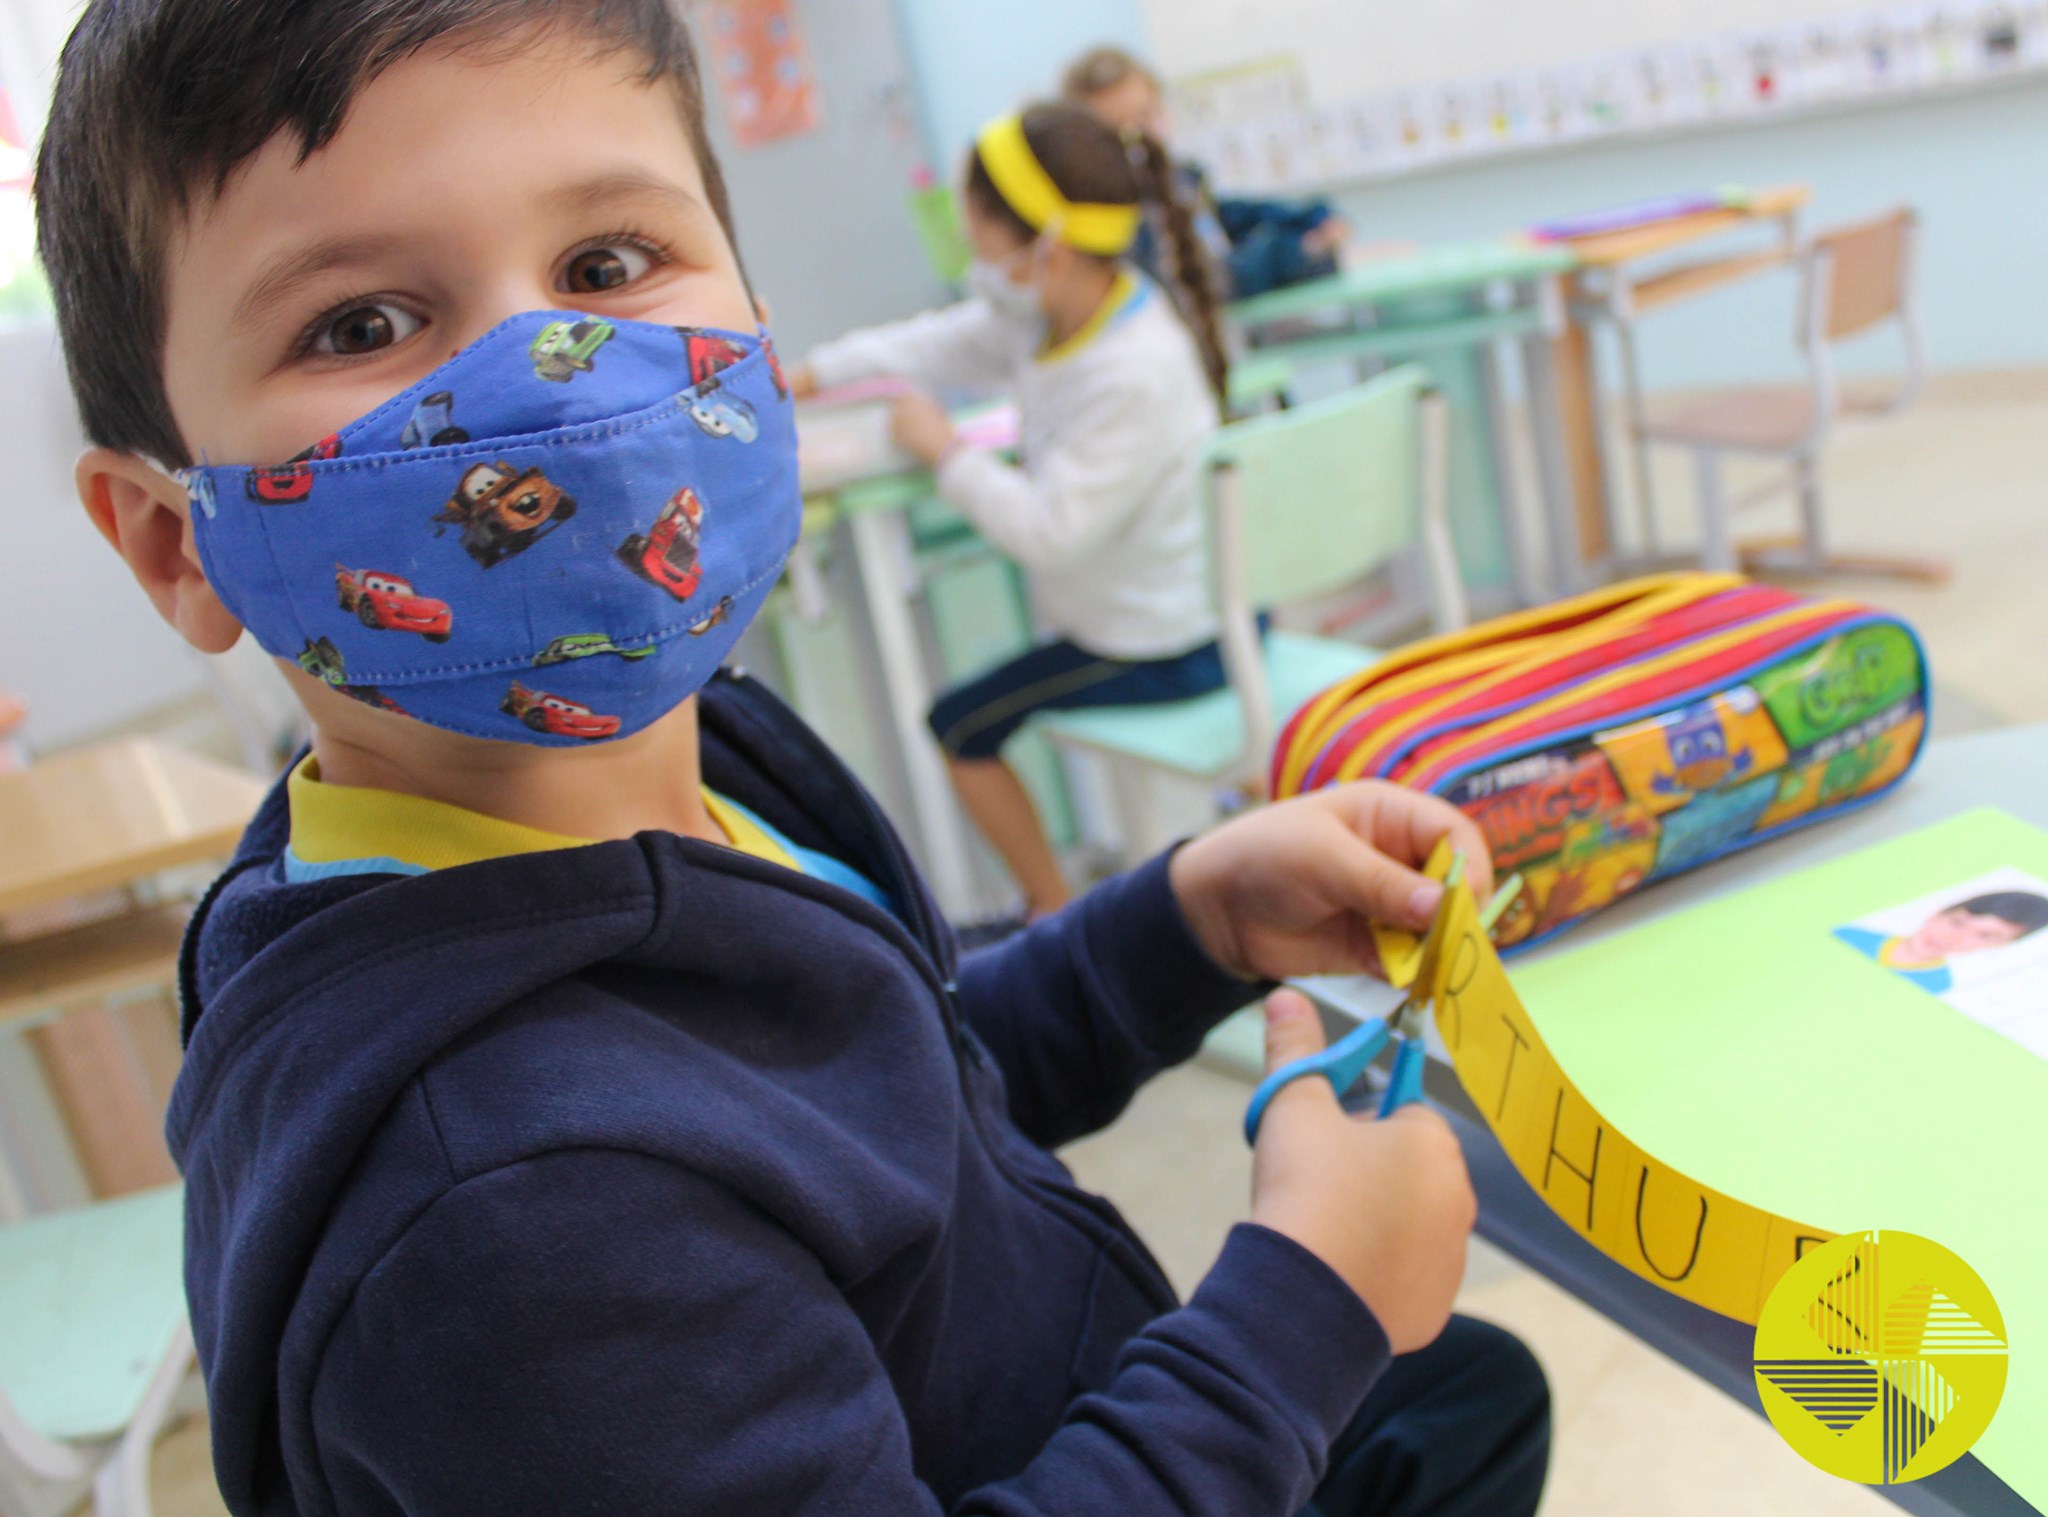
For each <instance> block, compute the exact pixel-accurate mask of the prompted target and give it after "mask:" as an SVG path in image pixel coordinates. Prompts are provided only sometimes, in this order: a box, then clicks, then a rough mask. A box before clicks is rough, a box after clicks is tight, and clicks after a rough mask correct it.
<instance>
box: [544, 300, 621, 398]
mask: <svg viewBox="0 0 2048 1517" xmlns="http://www.w3.org/2000/svg"><path fill="white" fill-rule="evenodd" d="M617 330H618V328H616V327H614V326H613V325H612V324H611V323H610V322H608V321H599V320H597V319H596V318H595V317H590V316H586V317H584V318H583V319H581V320H580V321H551V322H549V323H548V324H547V325H546V326H544V327H542V328H541V329H540V336H538V337H536V338H534V340H533V347H532V349H531V351H530V352H529V354H528V356H529V357H531V358H532V359H533V372H534V373H535V374H538V375H539V376H540V377H541V378H542V379H551V380H553V381H554V382H555V383H556V384H564V385H565V384H567V383H568V382H569V381H570V380H572V379H574V378H575V377H576V376H577V375H578V374H588V373H589V372H590V370H591V368H592V366H593V364H594V362H595V360H596V357H597V350H598V349H599V348H601V347H603V346H604V345H605V344H606V343H607V342H609V341H610V340H611V336H612V333H613V332H615V331H617Z"/></svg>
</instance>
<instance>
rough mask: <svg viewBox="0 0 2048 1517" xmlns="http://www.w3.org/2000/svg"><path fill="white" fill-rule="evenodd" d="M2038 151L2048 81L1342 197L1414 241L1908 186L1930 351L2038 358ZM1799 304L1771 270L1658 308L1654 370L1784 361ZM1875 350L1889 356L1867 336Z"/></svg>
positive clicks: (1947, 359)
mask: <svg viewBox="0 0 2048 1517" xmlns="http://www.w3.org/2000/svg"><path fill="white" fill-rule="evenodd" d="M2043 162H2048V87H2043V86H2042V85H2040V84H2038V83H2031V84H2028V85H2025V86H2015V87H2009V88H2006V89H2000V90H1993V91H1989V92H1980V93H1976V94H1969V95H1957V96H1952V97H1949V98H1947V99H1937V100H1923V101H1918V102H1913V103H1910V104H1898V105H1891V106H1887V107H1885V108H1882V109H1870V110H1859V111H1853V112H1844V113H1842V114H1839V115H1832V116H1814V117H1809V118H1806V119H1803V120H1801V119H1788V120H1785V121H1779V122H1771V123H1768V124H1763V125H1756V126H1749V127H1730V128H1723V129H1719V130H1711V131H1704V132H1700V133H1695V134H1688V135H1684V136H1674V137H1669V138H1663V139H1647V140H1642V141H1636V142H1615V143H1602V144H1596V145H1591V146H1586V147H1580V148H1576V149H1567V150H1563V151H1560V152H1557V153H1552V154H1544V155H1540V156H1538V155H1532V156H1529V157H1525V158H1519V159H1509V160H1504V161H1499V162H1494V163H1490V164H1475V165H1472V166H1470V167H1467V168H1459V169H1451V170H1446V171H1443V172H1440V173H1436V174H1430V175H1426V176H1419V177H1416V178H1413V179H1408V180H1396V181H1390V182H1386V183H1382V184H1377V185H1364V186H1360V187H1357V188H1355V189H1352V190H1349V191H1346V192H1343V193H1342V194H1341V195H1340V197H1339V198H1340V199H1341V201H1342V203H1343V205H1344V208H1345V210H1346V211H1347V213H1348V214H1349V215H1350V216H1351V217H1352V219H1353V220H1354V222H1355V223H1356V225H1357V228H1358V230H1359V233H1360V234H1361V235H1362V236H1364V237H1368V238H1378V237H1392V238H1414V239H1417V240H1422V241H1428V240H1431V239H1435V238H1447V237H1469V236H1480V235H1489V234H1493V233H1497V232H1502V231H1506V230H1509V229H1512V228H1517V227H1523V226H1527V225H1529V224H1530V223H1532V222H1534V221H1538V220H1540V219H1542V218H1544V217H1546V216H1554V215H1559V214H1563V213H1566V212H1571V211H1578V210H1588V209H1592V208H1594V207H1598V206H1602V205H1611V204H1616V203H1620V202H1625V201H1629V200H1632V199H1637V198H1641V197H1644V196H1650V195H1659V194H1667V193H1670V192H1672V191H1676V190H1693V189H1710V188H1712V187H1714V186H1716V185H1723V184H1753V185H1762V184H1771V183H1775V182H1780V181H1784V180H1805V181H1807V182H1810V183H1811V184H1812V185H1813V186H1814V191H1815V195H1814V202H1813V207H1812V210H1811V212H1810V213H1809V216H1808V218H1807V221H1806V224H1807V225H1808V226H1809V227H1819V226H1824V225H1826V224H1828V223H1829V222H1831V221H1836V220H1841V219H1847V218H1853V217H1858V216H1863V215H1867V214H1869V213H1872V212H1875V211H1879V210H1882V209H1884V208H1885V207H1887V206H1890V205H1893V204H1896V203H1898V202H1901V201H1904V202H1907V203H1910V204H1912V205H1915V206H1918V207H1919V208H1920V210H1921V212H1922V213H1923V215H1924V216H1925V218H1926V227H1925V236H1924V239H1923V244H1922V246H1923V256H1922V263H1921V271H1920V272H1921V285H1920V288H1921V296H1922V304H1923V314H1924V318H1925V324H1926V328H1927V333H1928V338H1929V345H1930V348H1931V349H1932V352H1933V356H1934V360H1935V362H1936V363H1937V364H1938V365H1940V366H1942V367H1946V368H1972V369H1975V368H2002V367H2014V366H2024V365H2044V364H2048V321H2044V320H2043V319H2041V314H2042V312H2043V311H2044V310H2048V299H2044V296H2043V274H2042V258H2041V252H2042V249H2043V248H2048V197H2044V196H2043V195H2041V194H2039V193H2038V191H2037V187H2036V186H2035V185H2034V184H2033V183H2032V182H2031V181H2032V179H2033V178H2034V177H2035V176H2033V175H2032V174H2031V173H2030V172H2029V171H2028V170H2027V169H2026V168H2025V167H2024V166H2026V165H2038V164H2040V163H2043ZM1792 303H1793V285H1792V281H1791V280H1790V279H1789V278H1775V279H1770V280H1764V281H1760V282H1758V283H1756V284H1754V285H1752V286H1748V287H1744V288H1742V289H1738V290H1731V291H1727V292H1723V293H1721V294H1719V295H1716V296H1714V297H1712V298H1711V299H1708V300H1704V301H1701V302H1699V303H1698V304H1695V305H1692V306H1688V307H1681V308H1675V309H1672V310H1670V311H1667V312H1660V313H1659V314H1658V315H1657V316H1656V317H1655V319H1654V320H1653V321H1651V322H1650V323H1649V324H1648V325H1646V326H1645V328H1644V329H1643V351H1644V357H1645V363H1646V368H1647V373H1648V380H1649V382H1650V383H1651V384H1652V385H1658V386H1661V385H1692V384H1716V383H1726V382H1730V381H1736V380H1747V379H1754V378H1758V377H1768V376H1773V375H1789V374H1791V373H1793V372H1794V355H1793V350H1792V348H1791V345H1790V332H1791V312H1792ZM1870 358H1871V360H1872V361H1873V362H1876V363H1884V362H1887V361H1888V355H1885V354H1880V353H1878V352H1876V351H1875V350H1873V352H1872V354H1871V355H1870Z"/></svg>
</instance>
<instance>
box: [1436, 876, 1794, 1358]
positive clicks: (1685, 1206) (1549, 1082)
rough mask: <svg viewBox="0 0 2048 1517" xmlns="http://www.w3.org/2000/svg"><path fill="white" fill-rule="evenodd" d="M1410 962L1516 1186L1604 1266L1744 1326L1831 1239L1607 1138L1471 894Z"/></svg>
mask: <svg viewBox="0 0 2048 1517" xmlns="http://www.w3.org/2000/svg"><path fill="white" fill-rule="evenodd" d="M1435 864H1436V861H1435V860H1432V868H1431V871H1430V872H1431V873H1440V871H1439V870H1438V869H1436V868H1435V867H1434V866H1435ZM1420 953H1421V958H1422V962H1421V965H1420V967H1419V970H1418V976H1419V981H1420V983H1421V984H1422V985H1423V986H1424V987H1426V989H1427V990H1428V993H1429V999H1430V1002H1431V1004H1432V1005H1433V1006H1434V1007H1435V1008H1436V1018H1437V1029H1438V1031H1439V1032H1440V1033H1441V1034H1442V1035H1443V1040H1444V1043H1445V1046H1446V1047H1448V1048H1449V1050H1450V1054H1451V1061H1452V1063H1453V1065H1454V1066H1455V1067H1456V1069H1457V1072H1458V1081H1459V1083H1460V1084H1462V1085H1463V1086H1464V1087H1465V1093H1466V1094H1467V1095H1468V1096H1470V1097H1471V1098H1472V1103H1473V1105H1474V1106H1476V1107H1477V1108H1478V1109H1479V1114H1480V1116H1481V1117H1483V1118H1484V1119H1485V1121H1486V1124H1487V1126H1488V1127H1489V1128H1491V1129H1492V1131H1493V1134H1494V1136H1495V1137H1496V1138H1498V1139H1499V1140H1500V1144H1501V1147H1502V1148H1504V1149H1505V1150H1506V1151H1507V1155H1508V1158H1509V1159H1510V1160H1512V1161H1513V1163H1514V1166H1515V1168H1516V1169H1517V1170H1518V1171H1519V1172H1520V1173H1521V1175H1522V1177H1523V1178H1524V1179H1525V1180H1527V1181H1528V1182H1529V1184H1530V1185H1532V1186H1533V1187H1535V1189H1536V1192H1537V1194H1538V1195H1540V1196H1542V1198H1543V1200H1544V1202H1545V1203H1546V1204H1547V1205H1548V1206H1549V1207H1550V1209H1551V1210H1552V1211H1553V1212H1555V1213H1557V1215H1558V1216H1559V1217H1561V1218H1563V1219H1564V1220H1565V1221H1566V1222H1567V1223H1569V1224H1570V1225H1571V1227H1572V1230H1573V1231H1574V1232H1576V1233H1578V1235H1579V1236H1580V1237H1582V1238H1584V1239H1585V1240H1586V1241H1587V1242H1588V1243H1591V1244H1592V1245H1593V1246H1594V1247H1595V1248H1597V1249H1599V1250H1600V1252H1602V1253H1603V1254H1605V1255H1607V1256H1608V1257H1609V1258H1610V1259H1613V1260H1615V1261H1616V1262H1618V1263H1620V1264H1622V1265H1624V1266H1626V1267H1627V1268H1628V1269H1630V1270H1632V1271H1634V1272H1635V1273H1636V1274H1638V1275H1640V1276H1642V1277H1643V1278H1644V1279H1645V1280H1648V1281H1650V1282H1651V1283H1653V1284H1655V1285H1659V1286H1662V1287H1663V1288H1664V1289H1665V1290H1668V1291H1670V1292H1671V1293H1672V1294H1673V1295H1676V1296H1682V1297H1684V1298H1685V1299H1686V1300H1688V1301H1692V1302H1696V1303H1697V1304H1699V1305H1701V1306H1704V1307H1707V1308H1708V1309H1709V1310H1712V1311H1717V1312H1720V1313H1721V1314H1723V1315H1724V1316H1729V1317H1734V1318H1736V1319H1738V1320H1739V1321H1742V1322H1748V1323H1752V1324H1753V1323H1755V1321H1756V1319H1757V1313H1758V1312H1759V1311H1760V1310H1761V1309H1762V1306H1763V1303H1764V1299H1765V1298H1766V1297H1767V1296H1768V1295H1769V1294H1770V1291H1771V1287H1772V1286H1773V1285H1775V1284H1776V1283H1777V1281H1778V1277H1779V1276H1780V1275H1782V1274H1783V1273H1784V1272H1785V1271H1786V1270H1787V1269H1789V1268H1791V1266H1792V1265H1793V1264H1794V1263H1795V1262H1797V1260H1798V1259H1799V1256H1800V1255H1801V1254H1803V1253H1804V1252H1805V1251H1806V1250H1808V1249H1810V1248H1813V1247H1816V1246H1817V1245H1819V1244H1821V1243H1825V1242H1826V1241H1828V1239H1829V1238H1830V1237H1832V1236H1833V1235H1832V1234H1830V1233H1826V1232H1823V1231H1821V1230H1820V1229H1818V1228H1813V1227H1807V1226H1804V1225H1802V1224H1800V1223H1797V1222H1793V1221H1791V1220H1789V1219H1788V1218H1785V1217H1780V1216H1777V1215H1775V1214H1773V1213H1771V1212H1767V1211H1764V1210H1762V1209H1761V1208H1759V1207H1755V1206H1750V1205H1747V1204H1745V1203H1744V1202H1741V1201H1738V1200H1736V1199H1735V1198H1734V1197H1732V1196H1728V1195H1724V1194H1722V1193H1721V1192H1720V1191H1717V1190H1715V1189H1713V1188H1712V1187H1711V1186H1707V1185H1702V1184H1700V1183H1699V1182H1698V1181H1697V1180H1694V1179H1692V1178H1690V1177H1689V1176H1686V1175H1683V1174H1680V1173H1679V1172H1678V1171H1677V1170H1675V1169H1673V1168H1671V1167H1670V1166H1669V1165H1668V1164H1664V1163H1661V1162H1660V1161H1659V1160H1658V1159H1657V1158H1656V1157H1655V1156H1653V1155H1651V1154H1649V1153H1646V1152H1644V1151H1643V1150H1642V1149H1641V1148H1640V1147H1638V1146H1637V1145H1636V1144H1634V1143H1632V1142H1630V1141H1629V1140H1628V1138H1627V1137H1626V1136H1624V1135H1623V1134H1622V1133H1620V1132H1617V1131H1616V1130H1615V1128H1614V1125H1613V1124H1612V1123H1611V1122H1609V1121H1608V1120H1607V1119H1606V1118H1605V1117H1603V1116H1601V1115H1600V1113H1599V1112H1598V1111H1597V1110H1595V1109H1594V1107H1593V1104H1592V1102H1590V1101H1588V1100H1587V1099H1586V1098H1585V1097H1584V1096H1583V1095H1581V1094H1580V1093H1579V1090H1578V1087H1576V1086H1575V1085H1573V1084H1572V1082H1571V1080H1570V1078H1569V1077H1568V1076H1567V1075H1566V1074H1565V1072H1564V1070H1563V1069H1562V1068H1561V1067H1560V1066H1559V1065H1558V1062H1557V1060H1556V1059H1555V1058H1554V1057H1553V1056H1552V1054H1551V1052H1550V1049H1549V1048H1548V1047H1547V1046H1546V1045H1545V1044H1544V1042H1543V1039H1542V1038H1541V1036H1539V1035H1538V1033H1537V1031H1536V1027H1535V1024H1534V1023H1533V1022H1532V1021H1531V1020H1530V1018H1529V1014H1528V1012H1527V1010H1525V1009H1524V1007H1523V1006H1522V1002H1521V999H1520V998H1519V997H1518V996H1517V995H1516V994H1515V990H1514V986H1513V985H1511V984H1510V983H1509V981H1508V977H1507V971H1506V970H1505V969H1504V968H1503V967H1502V966H1501V961H1500V955H1499V953H1498V952H1496V951H1495V949H1494V946H1493V944H1492V943H1491V942H1490V941H1488V939H1487V936H1486V933H1485V931H1484V929H1482V928H1481V926H1480V923H1479V908H1478V905H1477V903H1475V902H1474V900H1473V899H1472V892H1471V891H1470V889H1469V888H1467V887H1465V886H1463V885H1459V886H1456V887H1454V888H1452V889H1451V890H1449V891H1447V892H1446V895H1445V904H1444V908H1443V912H1442V913H1441V914H1440V916H1439V919H1438V926H1437V930H1433V931H1432V932H1431V934H1430V937H1429V939H1428V941H1427V942H1425V943H1423V944H1422V945H1421V947H1420Z"/></svg>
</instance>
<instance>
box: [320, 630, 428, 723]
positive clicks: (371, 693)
mask: <svg viewBox="0 0 2048 1517" xmlns="http://www.w3.org/2000/svg"><path fill="white" fill-rule="evenodd" d="M299 667H300V668H301V669H303V670H305V671H306V673H308V674H310V675H312V676H313V678H315V679H316V680H319V681H320V682H321V683H322V684H324V685H326V686H328V687H329V688H330V689H334V690H338V691H340V692H341V693H342V694H343V695H345V696H347V697H348V698H349V699H351V700H357V701H361V702H362V703H363V704H364V705H365V706H375V707H377V708H378V709H379V710H381V711H396V712H397V713H398V714H399V715H400V716H403V715H405V714H406V712H405V707H403V706H401V705H399V704H398V702H397V701H394V700H393V699H391V697H390V696H388V695H386V694H385V693H384V692H383V691H381V690H379V689H378V688H377V687H376V686H375V685H351V684H350V683H349V682H348V665H347V664H346V663H345V662H343V660H342V657H341V650H340V649H339V648H337V647H335V646H334V640H333V639H332V638H326V637H323V638H321V639H320V640H319V641H318V642H314V641H312V640H310V639H309V640H308V641H307V643H306V646H305V647H303V648H301V649H300V650H299Z"/></svg>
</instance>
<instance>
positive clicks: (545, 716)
mask: <svg viewBox="0 0 2048 1517" xmlns="http://www.w3.org/2000/svg"><path fill="white" fill-rule="evenodd" d="M498 709H499V710H500V711H503V712H504V713H505V714H506V715H507V716H509V717H512V718H514V719H515V720H517V721H521V722H524V723H525V724H526V725H527V726H528V727H530V728H532V729H533V730H534V731H535V732H545V733H548V734H550V735H551V736H554V737H577V738H582V739H583V740H584V741H586V742H596V741H597V740H598V739H599V738H607V737H611V736H613V735H614V734H616V733H617V732H618V730H619V719H618V718H617V717H615V716H599V715H598V714H597V713H596V712H595V711H592V710H591V709H590V708H589V707H588V706H586V705H583V704H582V703H581V702H579V701H572V700H567V699H564V698H563V697H562V696H559V695H549V694H548V693H547V692H546V691H544V690H529V689H527V688H526V686H524V685H522V684H520V683H519V682H518V681H516V680H515V681H513V683H512V687H511V689H509V690H507V691H506V692H505V698H504V699H503V700H502V701H500V702H498Z"/></svg>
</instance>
